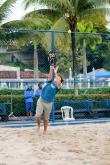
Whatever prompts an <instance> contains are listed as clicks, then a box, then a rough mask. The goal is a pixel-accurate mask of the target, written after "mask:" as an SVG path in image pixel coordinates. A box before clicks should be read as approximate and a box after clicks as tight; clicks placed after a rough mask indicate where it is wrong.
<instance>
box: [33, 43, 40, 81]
mask: <svg viewBox="0 0 110 165" xmlns="http://www.w3.org/2000/svg"><path fill="white" fill-rule="evenodd" d="M38 78H39V73H38V53H37V46H36V44H34V79H38Z"/></svg>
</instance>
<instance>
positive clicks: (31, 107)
mask: <svg viewBox="0 0 110 165" xmlns="http://www.w3.org/2000/svg"><path fill="white" fill-rule="evenodd" d="M33 111H34V103H33V102H27V103H26V112H33Z"/></svg>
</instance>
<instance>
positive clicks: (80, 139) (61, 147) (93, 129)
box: [0, 123, 110, 165]
mask: <svg viewBox="0 0 110 165" xmlns="http://www.w3.org/2000/svg"><path fill="white" fill-rule="evenodd" d="M42 132H43V128H41V134H38V133H37V129H36V127H32V128H0V165H73V164H74V165H110V124H109V123H106V124H85V125H71V126H68V125H67V126H54V127H49V128H48V134H47V135H42Z"/></svg>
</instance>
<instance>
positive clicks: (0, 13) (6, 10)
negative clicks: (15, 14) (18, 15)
mask: <svg viewBox="0 0 110 165" xmlns="http://www.w3.org/2000/svg"><path fill="white" fill-rule="evenodd" d="M16 1H17V0H6V1H5V2H4V3H3V4H1V6H0V22H1V21H2V20H3V19H4V18H6V17H7V16H8V15H9V14H10V12H11V9H10V7H12V6H13V5H14V3H15V2H16Z"/></svg>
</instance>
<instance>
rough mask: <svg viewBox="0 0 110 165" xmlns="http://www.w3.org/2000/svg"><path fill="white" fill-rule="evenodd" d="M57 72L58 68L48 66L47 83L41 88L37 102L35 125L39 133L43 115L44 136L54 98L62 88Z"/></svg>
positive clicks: (60, 78) (61, 80)
mask: <svg viewBox="0 0 110 165" xmlns="http://www.w3.org/2000/svg"><path fill="white" fill-rule="evenodd" d="M57 72H58V67H56V68H54V67H53V66H50V72H49V76H48V81H47V83H46V84H45V86H44V87H43V89H42V93H41V96H40V98H39V99H38V101H37V108H36V123H37V126H38V131H39V130H40V120H41V116H42V114H44V134H45V133H46V132H47V127H48V120H49V116H50V112H51V110H52V103H53V100H54V97H55V95H56V94H57V92H58V91H59V90H60V89H61V87H62V82H63V79H62V77H61V76H60V75H58V73H57Z"/></svg>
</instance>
